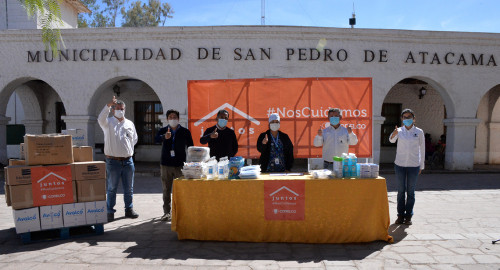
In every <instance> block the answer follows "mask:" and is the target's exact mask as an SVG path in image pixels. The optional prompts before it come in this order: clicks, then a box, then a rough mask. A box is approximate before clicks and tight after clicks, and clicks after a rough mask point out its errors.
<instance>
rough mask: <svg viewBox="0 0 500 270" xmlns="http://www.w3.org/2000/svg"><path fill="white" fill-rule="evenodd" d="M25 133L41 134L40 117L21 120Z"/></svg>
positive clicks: (41, 121) (41, 124)
mask: <svg viewBox="0 0 500 270" xmlns="http://www.w3.org/2000/svg"><path fill="white" fill-rule="evenodd" d="M22 123H23V125H24V128H25V129H26V134H43V120H42V119H24V120H23V121H22Z"/></svg>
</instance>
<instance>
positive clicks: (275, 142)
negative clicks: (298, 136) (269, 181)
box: [271, 133, 280, 165]
mask: <svg viewBox="0 0 500 270" xmlns="http://www.w3.org/2000/svg"><path fill="white" fill-rule="evenodd" d="M279 136H280V134H279V133H278V134H277V135H276V139H274V136H273V134H271V139H273V142H272V143H271V145H274V149H276V154H277V155H278V156H277V157H275V158H274V164H276V165H279V164H280V158H279V153H278V142H279V140H280V138H279Z"/></svg>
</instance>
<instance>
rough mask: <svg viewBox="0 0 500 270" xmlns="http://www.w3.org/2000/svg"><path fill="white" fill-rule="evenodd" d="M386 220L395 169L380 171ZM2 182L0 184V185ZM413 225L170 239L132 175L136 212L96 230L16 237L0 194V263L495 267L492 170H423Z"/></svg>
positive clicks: (155, 183) (148, 181) (149, 191)
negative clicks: (276, 237)
mask: <svg viewBox="0 0 500 270" xmlns="http://www.w3.org/2000/svg"><path fill="white" fill-rule="evenodd" d="M386 178H387V186H388V190H389V193H388V196H389V208H390V213H391V223H393V222H394V220H395V218H396V215H395V213H396V204H395V203H396V192H395V187H396V184H395V181H394V175H386ZM1 184H2V185H3V182H2V183H1ZM417 190H418V191H417V194H416V204H415V215H414V218H413V222H414V223H413V225H412V226H401V225H394V224H391V226H390V228H389V234H390V235H392V236H393V237H394V239H395V242H394V244H388V243H386V242H371V243H357V244H291V243H239V242H200V241H178V240H177V236H176V233H174V232H172V231H171V230H170V223H166V222H161V221H159V217H160V216H161V215H162V203H163V202H162V195H161V182H160V179H159V178H158V177H137V178H136V182H135V195H134V204H135V209H136V210H137V211H138V213H139V214H140V217H139V218H138V219H136V220H132V219H123V218H121V216H123V210H122V209H120V208H121V207H123V199H122V198H123V197H122V196H121V195H119V197H118V198H117V209H118V212H117V214H116V217H118V220H116V221H115V222H112V223H108V224H106V225H105V227H104V228H105V233H104V234H103V235H100V236H91V237H85V238H76V239H70V240H58V241H52V242H42V243H35V244H29V245H23V244H22V243H21V240H20V239H19V238H18V237H17V235H16V233H15V230H14V223H13V219H12V212H11V209H10V208H8V207H7V206H6V205H5V204H4V203H3V200H4V195H0V200H1V201H2V203H0V254H1V255H0V269H16V270H19V269H20V268H27V269H55V268H59V269H89V268H91V269H115V268H116V269H118V268H119V269H134V270H136V269H150V268H151V269H153V268H154V269H282V268H283V269H299V268H301V269H302V268H305V269H500V243H498V244H496V245H493V244H492V243H491V241H492V240H496V239H498V238H500V211H499V206H500V174H424V175H422V176H421V177H420V178H419V183H418V188H417Z"/></svg>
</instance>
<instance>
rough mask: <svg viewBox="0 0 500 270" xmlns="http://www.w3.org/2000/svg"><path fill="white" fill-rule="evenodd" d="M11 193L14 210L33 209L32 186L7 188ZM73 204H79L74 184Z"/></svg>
mask: <svg viewBox="0 0 500 270" xmlns="http://www.w3.org/2000/svg"><path fill="white" fill-rule="evenodd" d="M7 188H9V192H10V202H11V206H12V209H24V208H30V207H33V206H34V205H33V190H32V187H31V185H17V186H7ZM73 202H77V194H76V185H75V183H73Z"/></svg>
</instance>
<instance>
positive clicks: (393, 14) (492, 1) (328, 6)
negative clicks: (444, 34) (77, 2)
mask: <svg viewBox="0 0 500 270" xmlns="http://www.w3.org/2000/svg"><path fill="white" fill-rule="evenodd" d="M145 1H146V0H143V2H145ZM162 1H165V0H162ZM167 2H168V3H170V5H171V6H172V8H173V10H174V11H175V13H174V14H173V16H174V18H172V19H168V20H167V22H166V23H165V26H212V25H260V24H261V0H167ZM265 2H266V3H265V22H266V25H294V26H321V27H340V28H345V27H350V26H349V23H348V22H349V21H348V19H349V18H350V17H351V14H352V11H353V3H354V9H355V13H356V20H357V23H356V26H355V27H356V28H375V29H408V30H435V31H464V32H493V33H500V0H266V1H265ZM117 24H121V22H119V21H117Z"/></svg>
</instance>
